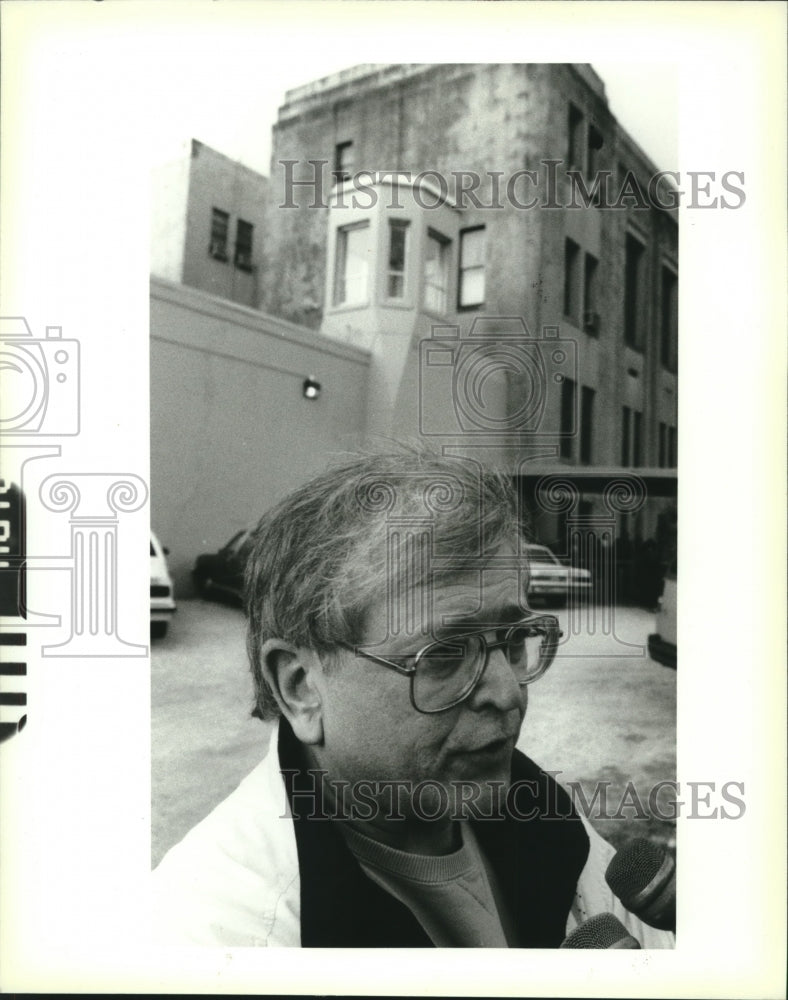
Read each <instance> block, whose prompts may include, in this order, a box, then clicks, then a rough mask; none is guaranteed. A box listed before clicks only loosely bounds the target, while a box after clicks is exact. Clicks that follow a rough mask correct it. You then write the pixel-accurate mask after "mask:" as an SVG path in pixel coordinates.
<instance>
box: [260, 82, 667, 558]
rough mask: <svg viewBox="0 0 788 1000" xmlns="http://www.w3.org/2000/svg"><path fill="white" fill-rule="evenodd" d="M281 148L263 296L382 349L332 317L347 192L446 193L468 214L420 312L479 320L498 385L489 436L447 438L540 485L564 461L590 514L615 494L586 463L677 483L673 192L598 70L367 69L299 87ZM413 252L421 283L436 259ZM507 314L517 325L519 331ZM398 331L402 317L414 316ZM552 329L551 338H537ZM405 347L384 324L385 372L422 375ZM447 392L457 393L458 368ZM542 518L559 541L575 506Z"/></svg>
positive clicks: (651, 510)
mask: <svg viewBox="0 0 788 1000" xmlns="http://www.w3.org/2000/svg"><path fill="white" fill-rule="evenodd" d="M272 149H273V151H272V163H271V182H270V192H269V203H268V211H267V216H266V243H265V246H264V248H263V258H262V267H261V285H260V291H261V299H260V305H261V307H262V308H263V309H265V310H267V311H268V312H271V313H275V314H278V315H281V316H283V317H285V318H287V319H290V320H292V321H295V322H299V323H302V324H304V325H306V326H310V327H313V328H315V329H319V328H321V327H322V328H323V330H324V331H325V332H326V333H327V334H329V335H330V336H332V337H337V336H343V332H342V331H343V330H344V331H345V333H344V336H345V337H346V339H349V340H350V341H351V342H353V337H354V334H353V330H354V329H355V330H356V331H357V335H358V337H359V340H358V343H359V345H360V346H361V345H363V346H365V347H369V343H368V342H367V341H366V339H365V337H364V335H363V334H362V333H361V332H360V330H361V327H360V326H359V325H358V324H355V326H354V324H353V322H351V321H350V318H349V317H348V316H347V315H345V316H344V319H345V322H344V325H343V324H342V323H339V322H338V317H337V313H338V312H343V311H344V312H345V313H347V312H348V310H347V309H346V308H344V304H343V303H338V302H337V301H336V293H335V289H336V282H337V280H338V278H337V273H336V269H337V266H338V264H337V261H338V259H339V257H338V254H337V252H336V250H335V249H334V250H332V249H331V248H332V247H336V245H337V241H338V240H340V239H341V238H343V237H342V233H341V232H340V229H342V227H343V226H344V227H345V228H346V229H347V211H348V206H349V208H350V210H354V209H355V210H357V212H358V210H360V211H361V212H362V214H363V210H364V208H367V209H368V210H369V214H370V215H371V216H372V215H373V214H374V213H376V212H378V211H379V209H380V198H381V197H383V195H382V193H381V192H382V191H383V190H384V188H385V190H387V191H396V190H397V189H398V186H399V188H401V189H402V190H403V191H404V190H406V189H407V190H408V191H409V192H410V194H409V195H408V197H412V196H414V192H418V191H423V192H426V191H430V192H434V194H430V195H428V194H426V193H423V194H422V195H421V197H420V198H419V199H418V200H419V205H420V206H421V208H422V210H423V211H422V214H423V215H424V216H425V218H426V225H427V226H428V227H429V226H430V225H431V220H432V219H434V218H437V214H438V212H439V211H442V210H444V209H445V207H446V206H447V205H448V206H451V207H452V208H453V210H454V211H455V212H457V213H459V215H458V218H457V221H456V225H455V227H454V228H455V232H454V233H453V235H452V238H451V241H449V240H448V239H447V240H446V243H447V245H449V242H450V243H451V244H452V245H451V248H450V252H449V251H448V250H447V259H448V258H450V261H451V268H452V270H453V273H452V276H451V294H450V295H447V296H446V297H445V299H444V301H443V302H442V304H441V308H440V309H439V310H435V309H434V308H432V309H427V310H426V312H427V314H429V316H430V318H431V321H432V324H433V327H434V328H436V329H441V328H444V327H455V328H456V330H457V333H458V336H459V338H460V339H462V338H463V337H468V336H471V337H472V338H473V337H475V336H476V334H475V333H474V331H476V332H478V330H479V329H480V326H479V324H483V325H485V324H486V327H485V328H486V331H487V332H486V334H485V336H486V337H487V338H488V342H489V350H488V351H487V361H486V362H485V363H486V364H487V368H488V369H489V370H490V372H491V373H492V374H491V380H492V381H490V380H488V381H487V382H486V383H485V385H486V388H483V387H482V388H479V387H477V388H478V391H479V392H480V393H482V395H483V393H484V392H485V391H488V389H489V391H490V392H491V393H492V395H493V396H494V397H495V403H494V407H495V408H496V409H495V419H494V420H491V421H490V422H489V425H488V430H489V434H487V436H486V439H485V440H484V441H483V440H482V438H484V435H478V436H477V437H475V438H473V439H471V438H470V437H469V434H468V433H467V428H466V429H463V428H462V427H452V426H447V435H446V437H445V438H443V439H440V440H439V442H437V443H441V444H443V445H444V446H446V447H454V446H456V447H465V448H467V447H469V446H470V447H475V446H477V445H479V446H480V445H481V444H485V445H487V446H490V447H491V448H492V450H493V452H496V453H497V454H498V456H499V458H500V461H501V462H502V463H503V464H504V465H505V466H506V467H507V468H508V469H509V471H510V472H512V474H515V475H518V476H521V477H523V479H526V478H530V480H531V481H533V480H534V477H535V476H536V475H537V473H539V472H540V471H543V472H544V473H545V474H549V473H551V472H552V473H555V472H562V473H569V472H570V471H571V472H572V473H573V475H574V476H575V480H574V481H575V482H579V483H580V489H579V493H578V500H577V503H576V504H575V508H574V510H575V513H576V512H577V511H582V512H583V514H584V515H592V514H593V513H594V512H595V511H598V510H600V509H601V506H602V503H603V497H602V492H603V491H602V490H601V488H600V489H598V490H597V489H595V490H594V491H591V490H590V489H588V490H584V489H583V488H582V486H583V484H582V478H578V477H582V475H583V474H584V473H588V474H589V477H588V480H587V482H588V483H589V484H590V482H591V476H590V474H591V473H594V475H595V482H599V481H600V478H599V474H600V473H602V472H604V471H605V470H607V471H608V472H609V473H610V475H613V474H614V473H615V472H617V471H618V472H620V471H621V470H630V471H631V472H632V473H633V474H635V475H637V474H638V470H640V471H641V472H642V473H643V476H641V478H644V477H645V479H644V481H646V480H648V479H649V476H648V475H646V473H649V474H651V473H654V474H655V475H656V478H657V479H659V478H660V477H662V478H663V479H665V480H666V481H667V480H669V479H670V478H671V473H670V472H669V470H670V469H671V468H675V466H676V465H677V392H678V385H677V362H678V344H677V316H678V228H677V212H676V208H675V204H674V198H673V191H672V189H671V188H670V186H669V185H668V184H667V183H666V182H665V180H664V179H662V180H660V178H659V172H658V170H657V167H656V166H655V165H654V164H653V163H652V162H651V161H650V160H649V159H648V157H647V156H646V155H645V154H644V153H643V151H642V150H641V149H640V148H639V147H638V145H637V143H636V142H635V140H634V139H633V138H632V137H631V136H629V135H628V134H627V133H626V131H625V130H624V129H623V128H622V127H621V126H620V125H619V124H618V122H617V121H616V119H615V117H614V116H613V114H612V113H611V111H610V109H609V107H608V103H607V100H606V96H605V89H604V85H603V83H602V81H601V80H600V78H599V77H598V76H597V74H596V73H595V72H594V70H593V69H592V68H591V67H590V66H587V65H577V64H506V65H498V64H478V65H472V64H470V65H469V64H462V65H453V64H440V65H404V66H399V65H398V66H359V67H354V68H353V69H350V70H347V71H344V72H343V73H340V74H336V75H334V76H332V77H328V78H325V79H323V80H318V81H315V82H313V83H310V84H306V85H305V86H303V87H299V88H296V89H295V90H291V91H289V92H288V93H287V94H286V96H285V102H284V104H283V106H282V108H281V109H280V111H279V118H278V121H277V123H276V125H275V127H274V132H273V147H272ZM402 172H405V174H403V173H402ZM376 184H377V185H378V186H377V187H376V186H375V185H376ZM595 184H596V185H597V186H596V188H595ZM373 195H374V197H373ZM390 200H391V199H390ZM390 214H391V213H390ZM343 220H344V221H343ZM356 224H360V223H356ZM439 235H440V234H439ZM391 246H392V247H393V246H394V244H393V243H392V244H391ZM367 252H368V253H371V252H372V251H371V249H370V248H368V249H367ZM386 252H387V251H386V249H385V247H381V246H378V247H377V250H376V253H377V256H375V257H374V258H372V261H373V263H372V268H373V270H375V269H377V272H378V274H379V273H380V271H381V270H386V268H390V266H391V259H386V257H385V254H386ZM427 252H428V253H429V252H431V251H430V250H429V246H428V245H427ZM392 254H394V250H393V249H391V250H390V251H389V257H391V255H392ZM343 266H344V265H343ZM419 266H420V269H421V272H422V276H423V277H424V275H426V274H427V273H428V272H429V269H430V267H432V266H433V265H432V264H431V262H430V261H428V260H424V261H422V262H421V264H420V265H419ZM428 285H429V280H428V279H427V278H426V277H424V281H423V286H422V288H421V291H420V293H419V294H420V296H421V298H420V300H419V301H417V302H416V303H414V309H415V310H416V312H419V310H420V311H421V313H420V314H421V316H422V317H423V316H424V314H425V308H424V307H425V305H426V304H427V300H426V299H425V298H424V296H425V295H428V294H429V291H428ZM389 304H391V303H389ZM433 305H434V303H433ZM359 308H360V309H361V311H362V312H363V307H361V306H360V307H359ZM384 314H385V311H384ZM358 315H359V316H360V315H361V312H359V313H358ZM381 315H383V314H380V313H379V314H378V317H377V320H376V322H378V324H379V323H380V321H381ZM391 315H392V316H393V315H394V313H393V312H392V313H391ZM384 322H385V321H384ZM496 323H497V326H496ZM512 323H514V324H515V326H516V325H517V324H518V323H519V324H521V327H522V332H521V333H520V334H517V333H516V332H515V333H514V334H513V333H512V332H511V331H512V329H513V328H512V326H511V324H512ZM507 324H508V325H507ZM411 326H412V330H411V333H410V336H411V337H412V338H413V337H414V336H415V335H414V334H413V332H412V331H413V330H416V329H417V327H418V328H419V333H418V336H419V337H420V338H421V339H423V323H421V325H420V326H419V324H418V323H416V322H415V321H414V323H413V324H412V325H411ZM394 327H396V328H397V329H402V327H403V324H402V321H401V320H400V321H399V322H398V323H397V324H394V326H393V327H392V333H395V330H394ZM507 331H508V332H507ZM554 338H558V340H559V341H560V344H561V346H560V348H559V349H554V345H553V344H552V341H553V339H554ZM545 341H549V342H550V346H549V347H544V346H543V347H541V348H539V347H538V346H533V345H538V344H539V343H542V344H544V343H545ZM396 342H397V340H396V336H394V337H392V338H390V339H389V340H388V341H387V340H386V338H385V337H379V339H378V345H377V347H376V348H375V347H373V349H372V355H373V370H374V366H375V364H377V365H378V366H379V367H380V366H382V367H383V368H385V367H386V366H387V365H388V364H389V363H391V365H393V366H395V367H397V370H398V371H401V372H402V376H401V377H402V379H406V378H407V377H410V378H411V379H412V378H413V377H414V372H415V377H416V378H418V379H420V380H421V382H422V383H423V382H424V380H425V378H426V375H427V374H430V373H426V370H425V369H424V367H423V363H422V362H420V360H419V355H418V354H417V353H416V350H415V349H414V350H413V351H412V352H411V355H410V357H411V363H410V366H409V367H408V366H403V365H402V364H401V359H402V357H403V354H402V351H401V349H398V350H394V349H393V345H394V344H395V343H396ZM513 342H517V344H518V347H517V350H519V351H520V356H521V357H522V350H523V345H525V344H531V345H532V347H531V350H532V351H536V352H537V353H538V354H539V356H540V358H541V361H540V365H541V367H540V368H539V370H538V371H536V374H534V371H535V369H533V368H531V367H529V364H527V363H526V364H523V363H522V362H518V361H517V360H516V358H515V360H514V361H513V362H511V363H509V364H508V365H507V363H506V362H505V360H504V361H503V362H501V361H500V359H501V356H502V355H503V356H504V357H505V355H506V353H507V351H509V354H510V356H511V354H512V352H511V350H510V349H509V348H506V347H505V346H504V347H502V346H501V345H506V344H507V343H508V344H509V345H511V344H512V343H513ZM411 347H414V345H413V344H411ZM517 350H516V351H515V354H516V353H517ZM480 351H481V353H484V351H482V350H481V348H480ZM395 358H396V359H399V360H395ZM496 358H497V359H498V362H500V363H497V362H496ZM556 359H560V361H558V360H556ZM420 363H421V364H422V367H421V368H419V367H418V366H419V364H420ZM493 370H494V371H493ZM493 375H496V377H497V381H496V380H495V378H493ZM502 378H503V380H504V383H505V384H504V385H503V386H502V385H501V379H502ZM481 381H484V380H483V379H482V380H480V384H481ZM535 381H536V382H539V385H537V386H536V387H535ZM493 382H494V385H493ZM403 384H404V382H403ZM491 386H492V388H490V387H491ZM416 391H417V390H413V392H416ZM452 391H454V392H455V400H454V402H456V392H457V391H458V388H457V379H456V378H455V385H454V386H453V390H452ZM461 391H467V390H466V389H461ZM413 392H412V394H411V400H415V398H416V397H415V395H414V394H413ZM534 393H536V395H537V396H539V395H540V394H541V397H542V398H540V400H536V401H535V400H534ZM502 398H503V401H502ZM532 403H538V405H536V406H535V405H532ZM480 405H481V406H482V409H483V408H484V400H482V402H481V404H480ZM491 405H492V404H491ZM501 408H502V409H501ZM537 411H538V415H539V419H538V421H535V418H534V414H535V413H536V412H537ZM526 417H527V419H526ZM496 421H497V422H496ZM394 423H395V424H397V423H399V421H398V420H397V419H395V420H394ZM449 423H450V424H451V421H449ZM482 429H484V428H483V427H482ZM433 443H436V442H433ZM488 450H489V449H488ZM608 478H609V477H608ZM652 478H653V477H652ZM632 481H633V482H635V481H636V480H634V479H633V480H632ZM646 492H647V493H648V491H646ZM657 492H660V491H657ZM661 492H663V493H664V492H667V493H668V494H669V493H670V488H668V489H667V491H664V490H663V491H661ZM531 499H532V500H533V499H534V497H533V496H532V497H531ZM671 502H672V501H671V498H670V496H663V497H657V496H655V495H654V491H652V492H651V494H649V495H647V496H645V497H644V502H643V503H640V504H633V505H630V506H631V508H632V509H631V510H627V511H619V512H618V515H617V517H618V522H617V528H616V532H617V533H618V534H619V535H621V536H623V537H624V538H625V539H626V538H631V539H635V540H643V539H646V538H649V537H654V535H655V534H656V532H657V528H658V520H659V516H660V514H661V512H663V511H664V510H665V508H666V507H668V506H669V505H670V504H671ZM536 506H537V507H539V504H538V503H537V504H536ZM535 513H536V516H537V520H539V521H540V524H539V525H538V529H539V531H538V533H539V534H540V535H541V536H542V538H543V539H545V540H548V539H549V540H551V541H555V542H560V539H561V537H562V536H563V535H564V534H565V522H566V511H556V510H554V509H552V508H551V509H549V510H548V509H539V510H537V511H536V512H535ZM570 515H571V511H570Z"/></svg>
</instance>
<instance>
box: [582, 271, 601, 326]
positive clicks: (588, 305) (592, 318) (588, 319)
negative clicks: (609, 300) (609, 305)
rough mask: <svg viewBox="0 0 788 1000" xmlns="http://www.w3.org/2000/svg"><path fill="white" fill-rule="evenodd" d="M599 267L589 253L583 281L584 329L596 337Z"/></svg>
mask: <svg viewBox="0 0 788 1000" xmlns="http://www.w3.org/2000/svg"><path fill="white" fill-rule="evenodd" d="M598 267H599V261H598V260H597V259H596V257H593V256H592V255H591V254H590V253H587V254H586V261H585V274H584V280H583V329H584V330H585V331H586V333H590V334H591V335H592V336H594V337H598V336H599V313H598V312H597V305H596V299H597V269H598Z"/></svg>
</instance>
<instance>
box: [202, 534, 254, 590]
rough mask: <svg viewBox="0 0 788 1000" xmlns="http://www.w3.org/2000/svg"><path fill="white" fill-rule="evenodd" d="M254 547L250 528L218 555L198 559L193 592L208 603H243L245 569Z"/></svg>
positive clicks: (235, 536) (233, 539) (236, 537)
mask: <svg viewBox="0 0 788 1000" xmlns="http://www.w3.org/2000/svg"><path fill="white" fill-rule="evenodd" d="M250 548H251V529H249V528H244V530H243V531H239V532H238V533H237V534H235V535H233V537H232V538H231V539H230V541H229V542H228V543H227V544H226V545H224V546H222V548H221V549H219V551H218V552H213V553H210V554H205V555H201V556H197V560H196V562H195V564H194V569H193V570H192V580H193V581H194V589H195V590H196V591H197V593H198V594H199V595H200V597H204V598H205V599H206V600H212V599H213V600H222V599H224V600H229V601H230V602H231V603H233V604H240V603H241V602H242V600H243V587H244V570H245V569H246V559H247V556H248V555H249V550H250Z"/></svg>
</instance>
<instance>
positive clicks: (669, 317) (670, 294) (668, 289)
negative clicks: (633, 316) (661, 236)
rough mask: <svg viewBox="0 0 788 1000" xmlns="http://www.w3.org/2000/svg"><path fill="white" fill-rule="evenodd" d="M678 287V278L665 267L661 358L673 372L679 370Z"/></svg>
mask: <svg viewBox="0 0 788 1000" xmlns="http://www.w3.org/2000/svg"><path fill="white" fill-rule="evenodd" d="M678 285H679V282H678V278H677V277H676V275H675V274H674V273H673V271H671V270H670V269H669V268H667V267H663V268H662V289H661V291H662V295H661V310H660V313H661V319H660V342H659V358H660V361H661V363H662V366H663V367H664V368H667V370H668V371H671V372H675V371H676V369H677V368H678V321H679V300H678Z"/></svg>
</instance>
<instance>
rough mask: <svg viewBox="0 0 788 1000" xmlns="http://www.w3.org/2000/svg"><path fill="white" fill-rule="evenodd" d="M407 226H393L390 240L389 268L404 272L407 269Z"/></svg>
mask: <svg viewBox="0 0 788 1000" xmlns="http://www.w3.org/2000/svg"><path fill="white" fill-rule="evenodd" d="M407 232H408V231H407V229H406V228H405V226H394V225H392V226H391V239H390V241H389V270H390V271H397V272H402V271H404V270H405V237H406V235H407Z"/></svg>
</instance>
